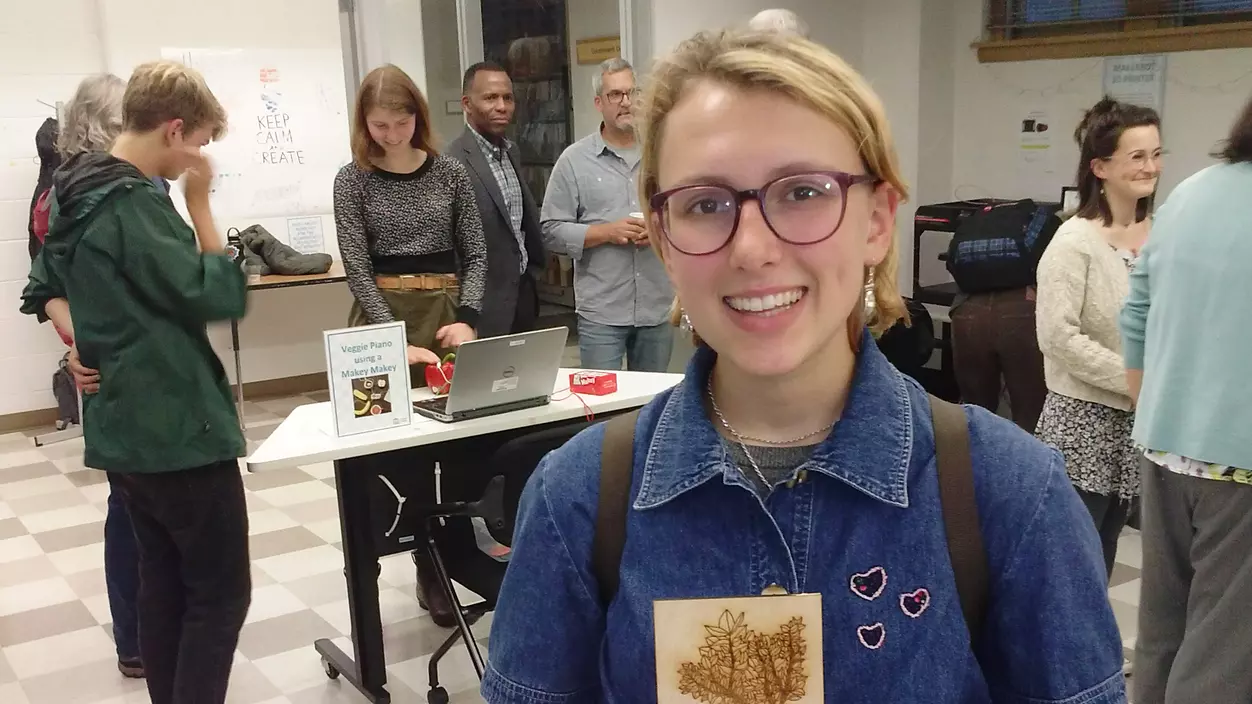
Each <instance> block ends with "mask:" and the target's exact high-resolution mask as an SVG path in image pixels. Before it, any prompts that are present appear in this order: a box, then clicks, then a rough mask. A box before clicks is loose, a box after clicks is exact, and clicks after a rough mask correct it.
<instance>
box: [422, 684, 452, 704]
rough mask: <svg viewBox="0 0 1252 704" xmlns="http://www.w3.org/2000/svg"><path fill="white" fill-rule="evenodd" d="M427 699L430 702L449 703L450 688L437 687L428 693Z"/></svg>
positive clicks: (435, 703) (431, 703) (436, 703)
mask: <svg viewBox="0 0 1252 704" xmlns="http://www.w3.org/2000/svg"><path fill="white" fill-rule="evenodd" d="M426 701H427V702H429V703H430V704H448V690H446V689H444V688H443V687H435V688H434V689H432V690H430V692H429V693H428V694H427V695H426Z"/></svg>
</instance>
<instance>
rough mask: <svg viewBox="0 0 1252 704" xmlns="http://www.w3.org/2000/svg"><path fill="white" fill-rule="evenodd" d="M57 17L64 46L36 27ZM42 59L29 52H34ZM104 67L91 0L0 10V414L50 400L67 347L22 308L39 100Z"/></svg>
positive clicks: (64, 94) (59, 94) (45, 111)
mask: <svg viewBox="0 0 1252 704" xmlns="http://www.w3.org/2000/svg"><path fill="white" fill-rule="evenodd" d="M48 17H56V18H57V36H58V39H59V46H58V48H57V50H56V51H46V50H45V49H46V44H47V42H48V38H47V35H46V34H44V33H41V32H36V31H32V28H34V27H41V26H45V25H46V23H47V18H48ZM36 56H37V57H39V60H32V57H36ZM104 67H105V62H104V54H103V50H102V42H101V37H100V31H99V27H98V24H97V23H96V17H95V5H94V3H93V2H90V1H89V0H48V1H47V2H39V3H28V2H11V3H9V2H6V3H5V4H4V9H3V12H2V13H0V339H4V341H5V344H4V345H0V414H5V413H14V412H17V411H24V410H29V409H34V408H48V407H51V406H53V405H55V404H54V402H53V399H52V392H51V388H52V381H51V379H52V372H53V370H55V369H56V364H57V360H59V359H60V358H61V355H62V353H63V352H64V348H63V346H62V345H61V342H60V340H59V339H58V338H57V336H56V334H55V333H54V332H53V331H52V329H51V326H50V325H47V326H40V325H37V324H36V323H35V320H34V319H33V318H29V317H27V316H23V315H20V314H18V312H17V306H18V296H19V295H20V294H21V291H22V287H23V286H25V284H26V275H27V273H28V272H29V270H30V257H29V256H28V254H27V251H26V242H27V232H26V223H27V218H28V216H29V208H30V198H31V194H32V192H33V191H34V190H35V182H36V180H37V179H38V177H39V163H38V161H37V159H36V156H35V130H36V129H38V127H39V125H40V124H41V123H42V122H43V121H44V119H45V118H48V117H53V116H54V115H53V111H52V110H51V109H50V108H46V107H44V106H43V105H40V104H39V103H38V102H36V101H38V100H43V101H45V102H48V103H55V102H57V101H58V100H62V101H64V100H69V98H70V96H72V95H73V92H74V89H75V87H77V85H78V82H79V81H80V80H82V79H83V78H84V77H85V76H88V75H90V74H92V73H97V72H99V71H101V70H103V69H104Z"/></svg>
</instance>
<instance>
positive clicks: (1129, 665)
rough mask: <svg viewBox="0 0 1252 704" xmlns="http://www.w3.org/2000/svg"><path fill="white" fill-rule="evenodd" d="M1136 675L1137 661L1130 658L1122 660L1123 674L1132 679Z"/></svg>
mask: <svg viewBox="0 0 1252 704" xmlns="http://www.w3.org/2000/svg"><path fill="white" fill-rule="evenodd" d="M1134 673H1135V661H1134V660H1131V659H1130V658H1128V657H1123V658H1122V674H1123V675H1125V676H1127V677H1130V676H1131V675H1133V674H1134Z"/></svg>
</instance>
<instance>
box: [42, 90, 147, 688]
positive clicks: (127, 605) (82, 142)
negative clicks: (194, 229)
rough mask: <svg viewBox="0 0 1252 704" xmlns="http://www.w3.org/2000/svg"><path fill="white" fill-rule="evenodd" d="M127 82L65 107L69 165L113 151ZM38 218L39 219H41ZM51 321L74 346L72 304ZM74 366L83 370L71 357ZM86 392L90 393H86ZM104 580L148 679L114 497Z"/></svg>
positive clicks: (121, 641) (132, 657) (112, 496)
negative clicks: (90, 154) (71, 160)
mask: <svg viewBox="0 0 1252 704" xmlns="http://www.w3.org/2000/svg"><path fill="white" fill-rule="evenodd" d="M125 93H126V82H125V81H123V80H122V79H121V78H118V77H117V76H114V75H113V74H109V73H102V74H97V75H94V76H88V77H87V78H84V79H83V80H82V82H81V83H79V84H78V89H77V90H75V91H74V97H73V98H71V99H70V101H69V102H68V103H66V104H65V107H64V108H63V110H62V112H61V116H60V124H59V125H58V136H57V143H56V146H57V152H58V153H59V154H60V156H61V158H62V159H68V158H69V157H71V156H74V155H75V154H79V153H83V152H103V151H108V150H109V148H111V147H112V146H113V141H114V140H115V139H116V138H117V136H118V134H120V133H121V131H122V98H123V96H124V95H125ZM51 200H52V198H51V197H50V196H49V197H41V198H39V200H38V203H37V205H36V206H35V207H36V209H37V210H38V209H39V208H47V207H48V203H50V202H51ZM38 218H39V214H38V213H36V219H38ZM47 310H48V313H49V316H50V317H52V318H53V321H54V325H55V326H56V328H57V331H58V332H59V333H60V334H61V337H62V339H64V340H65V341H66V343H67V344H69V345H73V342H74V326H73V320H72V318H71V316H70V310H69V303H68V302H67V301H65V300H64V299H56V300H54V301H49V302H48V305H47ZM70 362H71V365H72V366H75V367H77V369H78V370H79V371H83V372H87V373H90V374H94V372H93V371H92V370H84V369H82V367H81V365H80V364H79V363H78V362H77V356H76V354H75V353H74V352H71V360H70ZM84 392H85V393H87V392H90V388H85V389H84ZM104 579H105V584H106V587H107V590H108V595H109V611H110V612H111V614H112V617H113V641H114V644H115V645H116V647H117V669H118V671H119V672H121V673H122V675H124V676H126V677H143V676H144V671H143V663H142V661H141V660H140V658H139V619H138V613H137V611H136V604H135V602H136V600H137V598H138V596H139V553H138V548H137V547H136V546H135V534H134V532H133V529H132V528H131V522H130V513H129V512H128V511H127V508H126V504H125V503H124V502H123V499H122V495H121V493H119V492H116V491H110V492H109V500H108V513H107V515H106V517H105V521H104Z"/></svg>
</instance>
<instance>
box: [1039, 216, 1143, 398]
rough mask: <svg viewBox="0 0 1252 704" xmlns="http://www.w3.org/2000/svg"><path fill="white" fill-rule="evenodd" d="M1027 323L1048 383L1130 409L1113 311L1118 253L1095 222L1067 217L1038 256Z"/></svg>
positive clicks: (1121, 269) (1121, 279)
mask: <svg viewBox="0 0 1252 704" xmlns="http://www.w3.org/2000/svg"><path fill="white" fill-rule="evenodd" d="M1038 281H1039V288H1038V302H1037V304H1036V308H1035V325H1036V328H1037V329H1038V333H1039V349H1040V351H1042V352H1043V372H1044V377H1045V379H1046V380H1047V384H1048V390H1049V391H1052V392H1054V393H1058V394H1061V395H1062V396H1068V397H1070V398H1076V399H1079V400H1082V401H1090V402H1092V403H1098V404H1101V405H1104V406H1109V407H1111V408H1118V409H1121V410H1123V411H1128V410H1130V407H1131V403H1130V390H1129V388H1128V387H1127V384H1126V365H1125V363H1124V362H1123V361H1122V337H1121V332H1120V330H1118V317H1119V316H1120V314H1121V310H1122V304H1123V302H1125V300H1126V294H1127V293H1128V291H1129V289H1130V274H1129V272H1128V271H1127V268H1126V260H1125V259H1124V258H1123V257H1122V255H1121V254H1119V253H1118V252H1117V251H1116V250H1114V249H1113V247H1112V246H1110V245H1109V243H1108V241H1107V240H1105V239H1104V236H1103V235H1102V234H1101V232H1100V226H1099V224H1098V223H1096V222H1095V221H1092V220H1087V219H1085V218H1080V217H1072V218H1070V219H1069V220H1066V221H1065V224H1063V225H1061V227H1060V229H1058V230H1057V231H1056V235H1055V236H1054V237H1053V238H1052V242H1051V243H1050V244H1049V245H1048V248H1047V250H1046V251H1045V252H1044V253H1043V258H1042V259H1041V260H1040V261H1039V274H1038Z"/></svg>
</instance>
